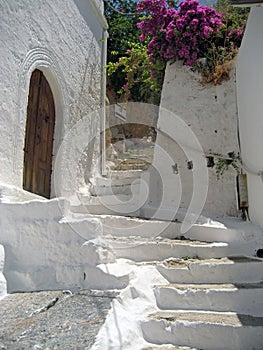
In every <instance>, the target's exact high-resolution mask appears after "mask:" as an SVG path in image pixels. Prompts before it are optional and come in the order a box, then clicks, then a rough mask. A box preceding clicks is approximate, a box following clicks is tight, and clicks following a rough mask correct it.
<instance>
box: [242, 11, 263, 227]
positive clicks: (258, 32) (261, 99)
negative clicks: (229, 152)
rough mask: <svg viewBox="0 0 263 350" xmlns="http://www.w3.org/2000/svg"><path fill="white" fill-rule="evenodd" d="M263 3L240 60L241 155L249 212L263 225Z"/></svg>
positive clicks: (250, 24) (253, 19)
mask: <svg viewBox="0 0 263 350" xmlns="http://www.w3.org/2000/svg"><path fill="white" fill-rule="evenodd" d="M262 62H263V7H262V6H261V7H253V8H252V9H251V12H250V15H249V19H248V23H247V27H246V31H245V35H244V38H243V41H242V45H241V48H240V50H239V55H238V62H237V97H238V116H239V127H240V141H241V155H242V159H243V162H244V164H245V166H246V170H247V178H248V199H249V213H250V218H251V219H252V221H254V222H255V223H257V224H258V225H260V226H261V227H263V215H262V210H263V209H262V208H263V179H261V177H260V176H259V175H258V173H259V172H261V171H263V156H262V155H263V153H262V149H263V66H262Z"/></svg>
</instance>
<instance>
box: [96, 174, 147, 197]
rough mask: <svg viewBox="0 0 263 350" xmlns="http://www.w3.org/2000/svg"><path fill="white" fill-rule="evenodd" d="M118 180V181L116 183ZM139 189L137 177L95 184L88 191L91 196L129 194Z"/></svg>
mask: <svg viewBox="0 0 263 350" xmlns="http://www.w3.org/2000/svg"><path fill="white" fill-rule="evenodd" d="M118 182H119V183H118ZM139 190H140V180H139V179H134V180H133V179H129V178H128V179H122V180H115V181H112V182H111V181H108V183H105V184H96V185H95V186H91V187H90V193H91V194H92V195H93V196H107V195H116V194H125V195H130V194H132V193H138V192H139Z"/></svg>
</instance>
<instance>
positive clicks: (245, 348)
mask: <svg viewBox="0 0 263 350" xmlns="http://www.w3.org/2000/svg"><path fill="white" fill-rule="evenodd" d="M142 331H143V336H144V338H145V340H146V341H148V342H150V343H155V344H174V345H178V346H179V345H180V346H190V347H195V348H198V349H203V350H226V349H227V350H252V349H253V350H262V344H263V338H262V334H263V327H253V328H252V327H245V326H243V327H233V326H228V325H219V324H217V325H214V324H206V323H187V322H185V323H183V322H178V323H175V322H168V321H163V320H161V321H158V320H150V321H147V322H144V323H142Z"/></svg>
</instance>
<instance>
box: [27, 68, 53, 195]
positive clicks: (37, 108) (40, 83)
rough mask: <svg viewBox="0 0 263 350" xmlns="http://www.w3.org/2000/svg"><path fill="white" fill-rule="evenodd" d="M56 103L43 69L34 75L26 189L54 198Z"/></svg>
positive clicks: (32, 80)
mask: <svg viewBox="0 0 263 350" xmlns="http://www.w3.org/2000/svg"><path fill="white" fill-rule="evenodd" d="M54 128H55V104H54V98H53V94H52V91H51V88H50V86H49V84H48V82H47V80H46V78H45V76H44V74H43V72H41V71H40V70H38V69H36V70H35V71H34V72H33V73H32V76H31V80H30V88H29V95H28V106H27V123H26V136H25V148H24V174H23V188H24V189H25V190H27V191H29V192H33V193H36V194H38V195H40V196H43V197H46V198H50V187H51V172H52V150H53V137H54Z"/></svg>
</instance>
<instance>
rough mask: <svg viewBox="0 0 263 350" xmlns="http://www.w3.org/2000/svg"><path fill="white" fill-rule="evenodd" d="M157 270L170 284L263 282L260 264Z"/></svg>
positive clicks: (163, 267)
mask: <svg viewBox="0 0 263 350" xmlns="http://www.w3.org/2000/svg"><path fill="white" fill-rule="evenodd" d="M157 269H158V271H159V272H160V273H161V274H162V275H163V276H164V277H165V278H166V279H167V281H168V282H170V283H237V282H239V283H242V282H254V283H256V282H261V281H263V266H262V264H261V263H258V262H256V263H241V264H231V265H228V264H222V265H220V266H217V265H211V266H210V265H200V264H192V265H191V266H190V268H187V267H186V268H182V269H176V268H175V269H173V268H166V267H165V266H157Z"/></svg>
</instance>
